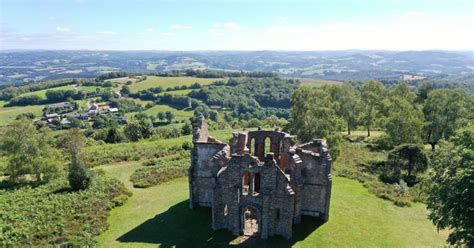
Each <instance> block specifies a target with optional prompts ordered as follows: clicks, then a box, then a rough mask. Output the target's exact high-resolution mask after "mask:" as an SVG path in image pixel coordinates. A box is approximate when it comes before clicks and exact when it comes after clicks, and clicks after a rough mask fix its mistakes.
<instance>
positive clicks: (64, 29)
mask: <svg viewBox="0 0 474 248" xmlns="http://www.w3.org/2000/svg"><path fill="white" fill-rule="evenodd" d="M56 31H58V32H64V33H69V32H71V31H72V30H71V29H70V28H66V27H56Z"/></svg>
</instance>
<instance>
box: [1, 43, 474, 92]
mask: <svg viewBox="0 0 474 248" xmlns="http://www.w3.org/2000/svg"><path fill="white" fill-rule="evenodd" d="M184 69H212V70H236V71H272V72H278V73H279V74H280V75H282V76H285V77H303V78H318V79H328V80H369V79H380V80H391V79H400V78H401V77H403V75H412V76H420V77H424V78H427V79H431V78H440V77H447V76H462V75H471V74H474V52H472V51H466V52H452V51H401V52H394V51H360V50H346V51H308V52H304V51H291V52H290V51H192V52H175V51H46V50H39V51H1V52H0V84H12V83H24V82H28V81H32V80H35V81H40V80H50V79H61V78H71V77H95V76H97V75H99V74H101V73H104V72H111V71H127V72H137V73H153V72H158V71H166V70H184Z"/></svg>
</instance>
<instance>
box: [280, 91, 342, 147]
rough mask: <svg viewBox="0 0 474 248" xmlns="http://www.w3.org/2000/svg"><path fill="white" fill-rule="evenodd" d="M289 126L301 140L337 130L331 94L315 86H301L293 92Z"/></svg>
mask: <svg viewBox="0 0 474 248" xmlns="http://www.w3.org/2000/svg"><path fill="white" fill-rule="evenodd" d="M291 104H292V108H291V120H290V123H289V127H290V129H291V131H292V132H293V133H295V134H296V135H298V139H299V140H300V141H302V142H307V141H310V140H312V139H314V138H326V137H328V136H329V135H330V134H332V133H333V132H335V131H336V130H338V126H339V125H338V124H340V122H339V121H338V117H337V115H336V112H335V110H334V108H333V106H332V104H331V95H330V94H329V93H328V92H327V91H325V90H323V89H318V88H315V87H306V86H303V87H301V88H299V89H298V90H296V91H295V92H294V93H293V97H292V100H291Z"/></svg>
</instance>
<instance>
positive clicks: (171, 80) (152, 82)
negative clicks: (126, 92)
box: [130, 76, 223, 92]
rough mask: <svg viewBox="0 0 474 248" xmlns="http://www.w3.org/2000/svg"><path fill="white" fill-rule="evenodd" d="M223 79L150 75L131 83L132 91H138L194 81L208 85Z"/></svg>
mask: <svg viewBox="0 0 474 248" xmlns="http://www.w3.org/2000/svg"><path fill="white" fill-rule="evenodd" d="M218 80H223V79H219V78H195V77H157V76H148V77H147V79H146V80H143V81H141V82H137V83H133V84H131V85H130V90H131V91H132V92H138V91H140V90H146V89H150V88H155V87H163V88H165V89H166V88H168V87H175V86H182V85H186V86H189V85H192V84H194V83H196V82H197V83H200V84H201V85H208V84H211V83H212V82H215V81H218Z"/></svg>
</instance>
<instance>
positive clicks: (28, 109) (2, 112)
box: [0, 101, 44, 126]
mask: <svg viewBox="0 0 474 248" xmlns="http://www.w3.org/2000/svg"><path fill="white" fill-rule="evenodd" d="M6 103H7V102H4V101H0V126H4V125H6V124H7V123H8V122H9V121H12V120H14V119H15V117H16V116H17V115H19V114H21V113H33V114H35V115H36V116H37V117H38V116H41V114H42V110H43V108H44V105H34V106H24V107H17V106H15V107H4V105H5V104H6Z"/></svg>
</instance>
